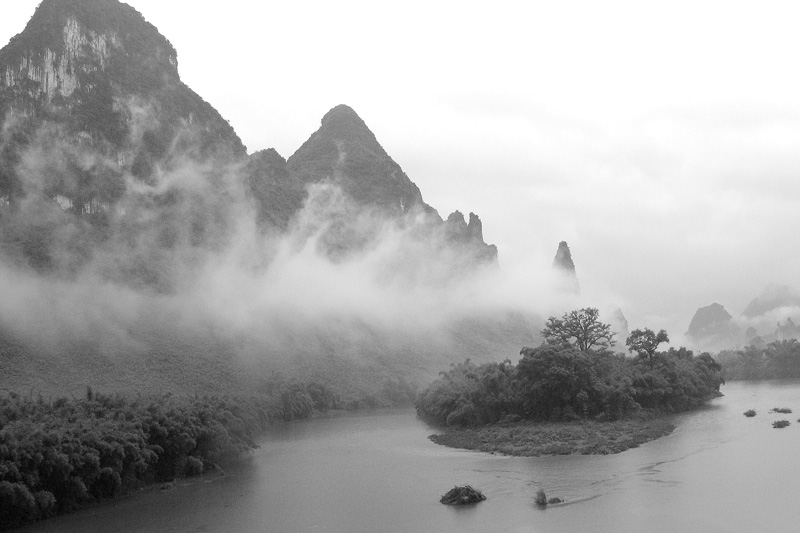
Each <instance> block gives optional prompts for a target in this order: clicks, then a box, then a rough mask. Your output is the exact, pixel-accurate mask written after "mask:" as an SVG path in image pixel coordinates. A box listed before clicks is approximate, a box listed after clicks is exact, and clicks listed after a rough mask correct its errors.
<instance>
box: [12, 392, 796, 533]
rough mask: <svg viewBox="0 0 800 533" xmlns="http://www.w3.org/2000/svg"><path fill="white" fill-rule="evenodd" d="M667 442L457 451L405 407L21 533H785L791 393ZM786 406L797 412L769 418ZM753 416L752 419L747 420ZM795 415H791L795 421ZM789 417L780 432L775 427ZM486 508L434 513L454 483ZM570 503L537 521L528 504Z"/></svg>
mask: <svg viewBox="0 0 800 533" xmlns="http://www.w3.org/2000/svg"><path fill="white" fill-rule="evenodd" d="M722 390H723V392H724V394H725V397H722V398H718V399H716V400H713V401H711V402H709V404H708V406H707V407H706V408H704V409H701V410H699V411H695V412H690V413H686V414H682V415H678V416H676V417H675V420H676V422H677V424H678V428H677V429H676V430H675V432H674V433H672V434H671V435H669V436H667V437H664V438H661V439H658V440H656V441H653V442H650V443H647V444H644V445H642V446H641V447H639V448H636V449H633V450H629V451H627V452H624V453H622V454H618V455H612V456H560V457H540V458H520V457H502V456H495V455H488V454H482V453H475V452H468V451H460V450H453V449H449V448H445V447H442V446H438V445H436V444H434V443H432V442H430V441H429V440H428V439H427V436H428V435H430V434H431V433H433V432H434V429H433V428H431V427H429V426H428V425H426V424H425V423H424V422H422V421H420V420H418V419H417V418H416V416H415V414H414V412H413V411H411V410H399V411H397V410H393V411H375V412H365V413H360V414H356V415H352V414H348V415H338V414H337V415H331V416H328V417H325V418H322V419H317V420H312V421H306V422H296V423H291V424H288V425H286V426H283V427H281V428H278V429H276V430H275V431H274V432H273V433H272V434H270V435H267V436H265V437H264V439H263V440H262V441H261V443H260V444H261V448H260V449H259V450H257V451H256V452H255V453H254V454H253V456H252V457H251V458H248V459H247V460H245V461H244V462H242V463H241V464H240V465H237V466H236V467H235V468H232V469H229V470H228V474H227V475H226V476H223V477H220V478H216V479H212V478H208V479H207V480H205V481H200V482H187V483H186V484H184V483H183V482H179V483H178V487H177V488H176V489H174V490H171V491H152V492H147V493H142V494H136V495H133V496H130V497H124V498H120V499H119V500H117V501H112V502H109V503H108V504H106V505H103V506H99V507H97V508H94V509H88V510H85V511H82V512H79V513H76V514H74V515H69V516H64V517H58V518H55V519H53V520H49V521H47V522H46V523H42V524H39V525H36V526H33V527H29V528H24V529H23V531H36V532H51V531H52V532H55V531H59V532H79V531H80V532H83V531H116V532H140V531H141V532H145V531H266V532H289V531H291V532H305V531H313V532H319V531H324V532H365V533H366V532H376V531H381V532H406V531H408V532H424V531H442V532H448V531H452V532H464V531H475V532H486V531H507V532H538V531H559V532H569V531H614V532H637V533H639V532H641V531H649V532H660V531H663V532H668V531H669V532H671V531H687V532H691V531H703V532H714V531H726V532H731V531H732V532H736V531H742V532H749V531H795V530H796V528H797V527H798V525H799V524H800V508H798V506H797V504H796V501H797V496H798V495H800V478H799V477H798V476H797V473H798V472H800V453H797V450H798V449H800V423H797V422H796V419H797V418H796V417H797V416H798V413H800V382H798V381H789V382H774V381H773V382H760V383H741V382H734V383H730V384H728V385H726V386H725V387H723V389H722ZM773 407H789V408H793V409H794V413H795V414H794V415H777V414H771V413H769V412H768V411H769V410H770V409H771V408H773ZM750 408H753V409H755V410H756V411H757V412H758V415H757V416H756V417H755V418H746V417H744V416H743V414H742V413H743V412H744V411H745V410H747V409H750ZM792 417H795V418H792ZM778 419H788V420H790V421H791V422H792V425H790V426H789V427H788V428H785V429H781V430H778V429H773V428H772V421H773V420H778ZM467 483H468V484H471V485H473V486H475V487H476V488H479V489H480V490H481V491H483V493H484V494H486V496H487V497H488V499H487V500H486V501H485V502H482V503H480V504H478V505H476V506H472V507H467V508H452V507H448V506H444V505H441V504H440V503H439V498H440V497H441V495H442V494H444V493H445V492H447V491H448V490H449V489H451V488H452V487H453V486H454V485H456V484H467ZM539 488H543V489H544V490H545V491H546V492H547V494H548V496H552V497H560V498H562V499H566V504H564V505H558V506H551V507H549V508H547V509H546V510H541V509H539V508H537V507H536V505H534V503H533V498H534V496H535V493H536V491H537V490H538V489H539Z"/></svg>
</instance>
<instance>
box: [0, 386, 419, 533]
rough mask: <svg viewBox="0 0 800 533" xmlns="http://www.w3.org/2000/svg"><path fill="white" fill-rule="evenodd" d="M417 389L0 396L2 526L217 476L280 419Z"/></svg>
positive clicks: (404, 398) (370, 403) (395, 397)
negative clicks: (348, 393) (358, 393)
mask: <svg viewBox="0 0 800 533" xmlns="http://www.w3.org/2000/svg"><path fill="white" fill-rule="evenodd" d="M413 397H414V391H413V389H411V387H410V386H409V385H407V384H406V383H404V382H403V381H402V380H396V381H387V382H386V384H385V386H384V390H383V394H382V395H381V396H379V397H367V398H363V399H361V400H359V401H353V400H351V401H349V402H346V401H343V400H342V399H341V398H340V397H339V395H338V394H337V393H336V392H335V391H333V390H331V389H330V388H329V387H328V386H326V385H325V384H323V383H319V382H316V381H311V382H306V383H304V382H299V381H296V380H287V379H285V378H283V377H282V376H273V377H272V378H271V379H269V380H266V381H264V383H263V384H262V391H261V394H260V395H254V396H211V395H204V396H200V395H195V396H177V395H171V394H166V395H161V396H154V397H137V398H128V397H125V396H122V395H119V394H102V393H97V392H94V391H92V389H91V388H89V389H87V392H86V395H85V397H83V398H80V399H74V398H73V399H68V398H58V399H55V400H52V399H48V400H45V399H44V398H43V397H42V396H37V397H35V398H34V397H33V396H21V395H18V394H15V393H11V394H7V395H4V396H0V529H8V528H13V527H17V526H20V525H22V524H24V523H27V522H31V521H35V520H39V519H43V518H47V517H49V516H52V515H54V514H59V513H64V512H69V511H71V510H74V509H75V508H77V507H80V506H82V505H85V504H87V503H91V502H96V501H99V500H103V499H107V498H112V497H114V496H116V495H118V494H120V493H124V492H127V491H130V490H133V489H136V488H139V487H142V486H143V485H146V484H148V483H154V482H164V481H171V480H173V479H175V478H176V477H183V476H196V475H200V474H203V473H204V472H207V471H212V470H216V469H218V468H219V466H220V465H224V464H225V463H226V462H228V461H231V460H233V459H236V458H238V457H240V456H241V455H242V454H243V453H245V452H247V451H249V450H252V449H254V448H255V447H257V446H256V444H255V439H256V438H257V436H258V434H259V432H261V431H263V430H264V429H266V428H268V427H269V426H270V425H271V424H273V423H275V422H276V421H291V420H298V419H304V418H308V417H310V416H311V415H313V414H314V413H319V412H324V411H327V410H328V409H338V408H351V409H352V408H358V407H378V406H385V405H409V404H410V403H411V402H412V401H413Z"/></svg>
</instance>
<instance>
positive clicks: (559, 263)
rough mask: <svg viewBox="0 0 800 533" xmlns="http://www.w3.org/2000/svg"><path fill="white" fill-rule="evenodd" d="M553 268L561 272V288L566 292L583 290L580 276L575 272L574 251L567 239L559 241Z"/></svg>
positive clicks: (575, 292) (577, 292)
mask: <svg viewBox="0 0 800 533" xmlns="http://www.w3.org/2000/svg"><path fill="white" fill-rule="evenodd" d="M553 268H554V269H555V270H556V272H558V273H559V274H560V276H559V278H560V287H559V288H560V289H561V290H563V291H565V292H571V293H574V294H579V293H580V292H581V288H580V284H579V283H578V276H577V274H576V273H575V263H574V262H573V260H572V252H570V250H569V245H568V244H567V242H566V241H561V242H560V243H558V250H557V251H556V256H555V258H554V259H553Z"/></svg>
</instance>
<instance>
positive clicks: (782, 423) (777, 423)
mask: <svg viewBox="0 0 800 533" xmlns="http://www.w3.org/2000/svg"><path fill="white" fill-rule="evenodd" d="M788 425H789V421H788V420H776V421H775V422H773V423H772V427H773V428H775V429H781V428H785V427H786V426H788Z"/></svg>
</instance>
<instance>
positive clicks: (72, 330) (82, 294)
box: [0, 0, 541, 398]
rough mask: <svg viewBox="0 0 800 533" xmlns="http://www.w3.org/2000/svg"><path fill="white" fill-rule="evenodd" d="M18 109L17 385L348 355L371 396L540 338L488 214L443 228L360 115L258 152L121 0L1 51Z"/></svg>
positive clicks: (46, 388) (107, 381) (137, 387)
mask: <svg viewBox="0 0 800 533" xmlns="http://www.w3.org/2000/svg"><path fill="white" fill-rule="evenodd" d="M0 121H1V122H2V127H0V292H2V293H3V295H4V297H3V299H2V300H0V388H5V389H9V390H29V389H30V390H36V391H42V392H46V393H47V392H50V393H54V394H66V393H69V394H75V393H80V392H81V391H82V390H83V389H84V388H85V387H86V386H87V385H92V386H96V387H97V388H100V389H102V390H106V391H113V390H118V391H123V392H128V393H130V392H135V391H147V392H158V391H174V392H182V393H193V392H198V391H202V390H204V389H207V390H211V391H224V390H230V389H235V388H237V387H242V388H245V387H258V386H259V383H260V382H261V381H263V379H264V376H267V375H270V374H271V373H273V372H282V373H285V374H287V375H288V376H295V375H299V376H303V375H309V376H318V375H321V376H323V377H324V376H327V375H331V376H332V375H338V374H336V372H338V371H341V369H342V368H346V369H347V371H346V372H345V373H343V374H342V375H341V376H340V377H339V378H337V379H339V381H340V383H339V384H338V385H339V388H340V389H342V390H345V389H347V390H349V391H350V392H351V393H352V394H351V395H352V396H353V397H354V398H358V397H359V395H360V394H361V395H364V394H373V393H375V392H376V391H377V392H380V390H381V387H382V386H383V383H384V382H386V381H390V380H391V379H394V378H396V377H397V376H401V377H403V378H408V379H411V380H427V379H429V378H430V377H432V376H435V375H436V373H437V372H438V371H439V370H440V369H441V368H446V367H447V366H448V365H449V364H450V363H451V362H453V361H460V360H463V359H464V358H465V357H472V358H473V360H475V361H485V360H487V359H498V358H499V359H502V358H505V357H515V356H516V354H517V353H518V351H519V348H520V347H521V346H523V345H531V344H534V343H535V341H536V339H537V337H538V333H537V331H538V330H539V328H540V326H541V324H540V322H541V321H540V320H538V319H537V318H536V317H532V316H529V315H527V314H525V313H522V312H519V311H518V310H517V309H505V308H502V306H500V305H496V306H494V307H491V308H489V309H484V308H482V307H481V305H480V302H476V301H474V300H475V299H476V297H475V296H474V291H472V290H469V289H470V286H468V285H467V284H468V283H470V280H474V279H477V278H480V277H481V276H485V275H486V273H487V272H494V271H495V270H496V269H493V268H491V267H490V268H483V267H484V266H486V265H494V264H495V263H496V258H497V249H496V248H495V247H494V246H492V245H488V244H486V243H485V242H484V237H483V226H482V223H481V221H480V219H479V218H478V216H477V215H475V214H473V213H470V215H469V220H468V221H467V220H465V217H464V216H463V215H462V214H461V213H460V212H455V213H453V214H452V215H450V216H449V217H448V218H447V220H442V219H441V217H440V216H439V215H438V213H437V212H436V211H435V210H434V209H433V208H432V207H430V206H429V205H428V204H426V203H425V202H424V200H423V199H422V195H421V193H420V191H419V188H418V187H417V186H416V185H415V184H414V183H413V182H412V181H411V180H410V179H409V178H408V176H406V174H405V173H404V172H403V171H402V169H401V168H400V166H399V165H398V164H397V163H396V162H394V160H393V159H392V158H391V157H390V156H389V155H388V154H387V153H386V151H385V150H384V149H383V148H382V147H381V145H380V144H379V143H378V141H377V139H376V137H375V135H374V134H373V133H372V132H371V131H370V130H369V128H368V127H367V126H366V124H365V123H364V122H363V121H362V120H361V119H360V118H359V117H358V115H357V114H356V113H355V112H354V111H353V110H352V109H350V108H347V107H346V106H337V107H336V108H334V109H333V110H331V111H330V112H329V113H328V114H326V115H325V117H324V118H323V120H322V125H321V128H320V130H319V131H317V132H316V133H314V134H313V135H312V136H311V137H310V138H309V140H308V141H307V142H306V143H305V144H303V146H302V147H301V148H300V149H298V151H297V153H295V154H294V155H293V156H292V157H291V158H290V159H289V161H287V160H285V159H284V158H283V157H282V156H281V155H280V154H278V153H277V152H276V151H275V150H272V149H270V150H264V151H261V152H258V153H255V154H253V155H251V156H249V157H247V156H246V152H245V148H244V146H243V145H242V143H241V141H240V140H239V138H238V137H237V136H236V134H235V132H234V131H233V129H232V128H231V127H230V126H229V125H228V123H227V122H226V121H225V120H224V119H223V118H222V117H221V116H220V115H219V113H218V112H217V111H215V110H214V109H213V108H212V107H211V106H210V105H209V104H207V103H206V102H205V101H203V100H202V98H200V97H199V96H198V95H197V94H196V93H194V92H193V91H192V90H191V89H189V88H188V87H186V85H184V84H183V82H181V80H180V76H179V74H178V70H177V54H176V52H175V50H174V48H173V47H172V45H171V44H170V43H169V41H168V40H167V39H166V38H164V37H163V36H161V35H160V34H159V33H158V31H157V30H156V28H154V27H153V26H152V25H150V24H149V23H147V22H146V21H145V20H144V18H143V17H142V15H140V14H139V13H138V12H137V11H135V10H134V9H133V8H131V7H129V6H127V5H126V4H123V3H121V2H119V1H117V0H71V1H70V0H44V1H43V2H42V3H41V4H40V6H39V8H38V9H37V11H36V13H35V14H34V16H33V18H32V19H31V21H30V23H29V24H28V25H27V27H26V28H25V30H24V31H23V32H22V33H21V34H20V35H18V36H17V37H15V38H14V39H13V40H12V42H11V43H9V44H8V46H6V47H5V48H3V49H2V50H0ZM265 234H266V235H265ZM317 244H322V245H324V246H323V247H322V248H323V250H322V251H321V250H320V247H319V246H316V245H317ZM326 247H327V248H326ZM331 251H333V252H335V253H332V252H331ZM324 252H328V253H327V254H326V253H324ZM454 274H458V275H454ZM450 289H453V290H452V291H451V290H450ZM365 302H366V303H365ZM465 304H468V305H465ZM384 315H385V316H384ZM348 376H349V378H348ZM348 379H349V381H348Z"/></svg>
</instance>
